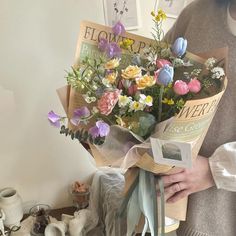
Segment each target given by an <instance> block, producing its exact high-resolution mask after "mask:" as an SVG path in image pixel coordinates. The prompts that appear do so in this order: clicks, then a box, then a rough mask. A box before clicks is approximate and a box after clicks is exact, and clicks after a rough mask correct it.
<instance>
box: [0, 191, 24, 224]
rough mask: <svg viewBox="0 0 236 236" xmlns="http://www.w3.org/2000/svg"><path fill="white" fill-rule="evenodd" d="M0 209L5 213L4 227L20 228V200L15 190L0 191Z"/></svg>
mask: <svg viewBox="0 0 236 236" xmlns="http://www.w3.org/2000/svg"><path fill="white" fill-rule="evenodd" d="M0 208H1V209H2V210H3V212H4V213H5V217H6V219H5V220H4V225H5V226H7V227H9V228H11V227H12V226H20V221H21V219H22V218H23V208H22V200H21V197H20V196H19V195H18V193H17V191H16V190H15V189H13V188H4V189H1V190H0Z"/></svg>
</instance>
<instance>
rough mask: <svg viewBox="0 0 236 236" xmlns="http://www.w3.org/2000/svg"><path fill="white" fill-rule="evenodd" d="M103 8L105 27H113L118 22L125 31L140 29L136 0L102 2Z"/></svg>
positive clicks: (105, 0) (137, 2) (138, 8)
mask: <svg viewBox="0 0 236 236" xmlns="http://www.w3.org/2000/svg"><path fill="white" fill-rule="evenodd" d="M103 8H104V18H105V23H106V25H108V26H113V25H114V24H115V23H116V22H117V21H119V20H120V21H121V22H122V23H123V25H124V26H125V28H126V30H133V29H138V28H140V27H141V21H140V6H139V1H138V0H103Z"/></svg>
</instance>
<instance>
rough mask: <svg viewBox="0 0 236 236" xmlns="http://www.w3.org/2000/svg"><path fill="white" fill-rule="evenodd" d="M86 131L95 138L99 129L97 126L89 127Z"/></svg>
mask: <svg viewBox="0 0 236 236" xmlns="http://www.w3.org/2000/svg"><path fill="white" fill-rule="evenodd" d="M88 132H89V134H91V135H92V137H93V138H97V137H98V136H99V129H98V127H97V126H93V127H91V128H90V129H89V131H88Z"/></svg>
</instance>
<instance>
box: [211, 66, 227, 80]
mask: <svg viewBox="0 0 236 236" xmlns="http://www.w3.org/2000/svg"><path fill="white" fill-rule="evenodd" d="M211 72H212V78H213V79H220V78H222V77H223V76H224V75H225V71H224V69H223V68H221V67H214V68H213V69H212V70H211Z"/></svg>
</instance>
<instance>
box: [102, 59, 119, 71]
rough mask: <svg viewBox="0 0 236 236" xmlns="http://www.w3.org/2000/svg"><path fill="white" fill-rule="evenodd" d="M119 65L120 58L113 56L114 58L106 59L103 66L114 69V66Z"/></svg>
mask: <svg viewBox="0 0 236 236" xmlns="http://www.w3.org/2000/svg"><path fill="white" fill-rule="evenodd" d="M119 65H120V59H119V58H114V59H112V60H110V61H108V62H107V63H106V64H105V66H104V67H105V69H106V70H112V69H115V68H116V67H118V66H119Z"/></svg>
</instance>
